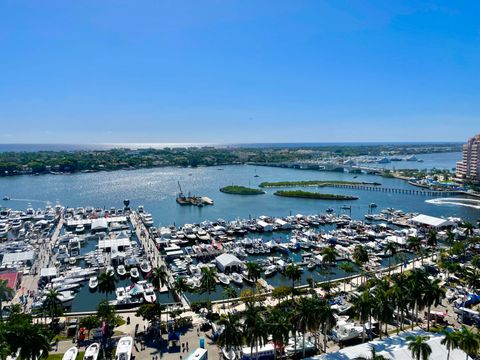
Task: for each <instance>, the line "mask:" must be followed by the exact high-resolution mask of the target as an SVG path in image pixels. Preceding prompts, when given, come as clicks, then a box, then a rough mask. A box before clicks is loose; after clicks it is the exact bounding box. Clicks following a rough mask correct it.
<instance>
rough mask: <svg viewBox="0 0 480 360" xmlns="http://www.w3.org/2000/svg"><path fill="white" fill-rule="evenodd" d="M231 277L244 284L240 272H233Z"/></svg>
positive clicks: (239, 283)
mask: <svg viewBox="0 0 480 360" xmlns="http://www.w3.org/2000/svg"><path fill="white" fill-rule="evenodd" d="M230 279H231V280H232V281H233V282H234V283H235V284H237V285H243V279H242V276H241V275H240V274H238V273H231V274H230Z"/></svg>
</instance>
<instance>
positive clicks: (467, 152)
mask: <svg viewBox="0 0 480 360" xmlns="http://www.w3.org/2000/svg"><path fill="white" fill-rule="evenodd" d="M457 178H459V179H464V180H471V181H474V182H479V181H480V134H478V135H476V136H474V137H473V138H471V139H470V140H468V142H467V143H466V144H465V145H463V159H462V160H461V161H459V162H457Z"/></svg>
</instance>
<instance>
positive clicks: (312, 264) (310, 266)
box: [307, 260, 317, 270]
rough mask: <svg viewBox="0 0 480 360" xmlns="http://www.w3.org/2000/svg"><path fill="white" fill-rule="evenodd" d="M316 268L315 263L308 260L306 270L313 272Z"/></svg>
mask: <svg viewBox="0 0 480 360" xmlns="http://www.w3.org/2000/svg"><path fill="white" fill-rule="evenodd" d="M316 267H317V263H316V262H315V261H314V260H310V261H309V262H308V264H307V269H308V270H313V269H315V268H316Z"/></svg>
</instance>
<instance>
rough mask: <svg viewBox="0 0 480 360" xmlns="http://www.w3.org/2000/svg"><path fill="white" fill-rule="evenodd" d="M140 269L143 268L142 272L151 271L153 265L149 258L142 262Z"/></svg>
mask: <svg viewBox="0 0 480 360" xmlns="http://www.w3.org/2000/svg"><path fill="white" fill-rule="evenodd" d="M140 270H142V273H144V274H148V273H149V272H150V271H152V266H151V265H150V263H149V262H148V261H147V260H143V261H142V262H141V263H140Z"/></svg>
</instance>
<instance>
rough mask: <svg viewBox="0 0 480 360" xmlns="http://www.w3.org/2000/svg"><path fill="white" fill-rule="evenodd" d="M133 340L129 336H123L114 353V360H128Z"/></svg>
mask: <svg viewBox="0 0 480 360" xmlns="http://www.w3.org/2000/svg"><path fill="white" fill-rule="evenodd" d="M132 345H133V338H132V337H131V336H124V337H122V338H120V340H119V341H118V344H117V350H116V351H115V360H130V357H131V356H132Z"/></svg>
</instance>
